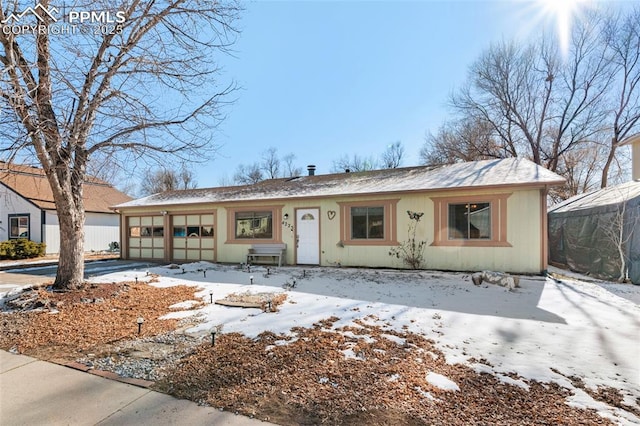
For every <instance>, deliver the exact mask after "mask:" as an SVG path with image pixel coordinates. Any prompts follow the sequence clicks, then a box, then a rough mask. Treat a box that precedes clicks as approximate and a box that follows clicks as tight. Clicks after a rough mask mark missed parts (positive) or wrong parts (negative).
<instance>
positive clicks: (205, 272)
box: [202, 269, 207, 278]
mask: <svg viewBox="0 0 640 426" xmlns="http://www.w3.org/2000/svg"><path fill="white" fill-rule="evenodd" d="M202 273H203V274H204V277H205V278H207V270H206V269H205V270H204V271H202Z"/></svg>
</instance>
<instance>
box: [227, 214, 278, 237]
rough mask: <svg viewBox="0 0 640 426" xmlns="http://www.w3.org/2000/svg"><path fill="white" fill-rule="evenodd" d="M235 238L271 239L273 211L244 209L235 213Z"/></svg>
mask: <svg viewBox="0 0 640 426" xmlns="http://www.w3.org/2000/svg"><path fill="white" fill-rule="evenodd" d="M235 223H236V226H235V236H236V239H244V238H247V239H272V238H273V213H272V212H271V211H245V212H236V214H235Z"/></svg>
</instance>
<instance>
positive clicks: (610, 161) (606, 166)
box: [600, 136, 618, 188]
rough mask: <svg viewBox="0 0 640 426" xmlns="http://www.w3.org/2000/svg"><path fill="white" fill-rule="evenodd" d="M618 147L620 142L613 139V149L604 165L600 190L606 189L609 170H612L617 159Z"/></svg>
mask: <svg viewBox="0 0 640 426" xmlns="http://www.w3.org/2000/svg"><path fill="white" fill-rule="evenodd" d="M617 147H618V140H617V138H616V137H615V136H614V137H613V138H611V147H610V148H609V155H608V156H607V161H606V162H605V163H604V166H603V167H602V180H601V182H600V188H606V187H607V184H608V179H609V169H610V168H611V164H613V159H614V158H615V157H616V148H617Z"/></svg>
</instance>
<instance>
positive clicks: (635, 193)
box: [549, 181, 640, 213]
mask: <svg viewBox="0 0 640 426" xmlns="http://www.w3.org/2000/svg"><path fill="white" fill-rule="evenodd" d="M637 197H640V182H634V181H631V182H626V183H623V184H620V185H615V186H608V187H606V188H602V189H598V190H595V191H591V192H587V193H584V194H579V195H576V196H575V197H571V198H569V199H567V200H565V201H563V202H562V203H560V204H557V205H555V206H553V207H552V208H550V209H549V213H563V212H568V211H576V210H583V209H589V208H592V207H599V206H608V205H612V204H619V203H623V202H626V201H629V200H633V199H635V198H637Z"/></svg>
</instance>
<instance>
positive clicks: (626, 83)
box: [601, 5, 640, 188]
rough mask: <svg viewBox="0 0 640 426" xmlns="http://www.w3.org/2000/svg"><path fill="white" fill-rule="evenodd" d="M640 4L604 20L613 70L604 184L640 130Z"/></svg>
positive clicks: (602, 182) (602, 183)
mask: <svg viewBox="0 0 640 426" xmlns="http://www.w3.org/2000/svg"><path fill="white" fill-rule="evenodd" d="M638 22H640V6H637V5H636V6H635V7H634V8H633V10H632V11H631V12H630V13H629V14H628V15H626V16H622V15H620V14H618V15H614V16H610V17H608V19H607V20H606V21H605V23H604V31H603V34H604V43H605V49H606V52H607V58H608V59H609V61H610V62H611V64H612V66H613V69H612V72H613V76H612V82H611V86H610V99H611V101H610V102H611V107H610V109H609V111H608V115H607V121H608V123H609V124H610V130H609V134H610V135H611V137H610V138H609V141H610V144H609V152H608V155H607V157H606V158H607V159H606V161H605V163H604V166H603V168H602V179H601V187H602V188H604V187H606V186H607V184H608V181H609V174H610V171H611V166H612V164H613V163H614V161H615V157H616V150H617V148H618V146H619V145H620V143H621V142H622V141H623V140H624V139H625V138H626V137H628V136H631V135H633V134H634V133H636V132H638V130H640V25H639V24H638Z"/></svg>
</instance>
